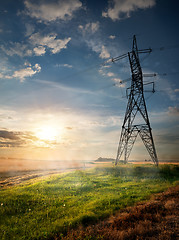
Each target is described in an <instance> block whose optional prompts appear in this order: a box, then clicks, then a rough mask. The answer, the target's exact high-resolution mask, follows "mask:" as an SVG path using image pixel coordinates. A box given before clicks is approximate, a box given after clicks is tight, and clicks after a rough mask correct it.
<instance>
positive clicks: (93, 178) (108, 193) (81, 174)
mask: <svg viewBox="0 0 179 240" xmlns="http://www.w3.org/2000/svg"><path fill="white" fill-rule="evenodd" d="M178 180H179V167H178V166H176V165H161V166H159V167H158V168H157V167H155V166H151V165H140V166H139V165H132V164H131V165H130V164H129V165H120V166H117V167H98V168H93V169H90V170H87V171H75V172H71V173H66V174H59V175H55V176H50V177H48V178H45V179H38V180H35V181H34V180H33V182H32V181H29V182H27V183H25V184H21V185H18V186H14V187H10V188H6V189H1V190H0V239H2V240H3V239H4V240H8V239H16V240H17V239H49V238H53V237H54V236H55V235H56V234H58V235H60V234H65V232H66V231H67V230H68V229H69V228H72V227H76V226H78V225H79V224H83V225H84V226H86V225H88V224H90V223H95V222H97V221H98V220H100V219H104V218H105V217H108V216H109V215H111V214H113V213H114V212H115V211H116V210H118V209H121V208H124V207H126V206H131V205H134V203H135V202H138V201H141V200H147V199H149V197H150V195H151V194H152V193H157V192H161V191H164V190H165V189H166V188H168V187H170V186H173V185H176V184H177V181H178Z"/></svg>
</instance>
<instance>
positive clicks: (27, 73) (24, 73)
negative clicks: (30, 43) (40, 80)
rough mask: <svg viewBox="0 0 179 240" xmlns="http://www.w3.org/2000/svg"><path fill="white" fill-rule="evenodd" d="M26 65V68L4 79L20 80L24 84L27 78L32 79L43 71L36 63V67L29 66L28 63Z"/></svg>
mask: <svg viewBox="0 0 179 240" xmlns="http://www.w3.org/2000/svg"><path fill="white" fill-rule="evenodd" d="M24 65H25V66H26V67H25V68H22V69H20V70H17V71H15V72H14V73H13V74H12V75H11V76H4V77H5V78H18V79H20V81H21V82H23V81H24V80H25V78H27V77H32V76H33V75H35V74H36V73H38V72H40V71H41V66H40V65H39V64H38V63H36V64H35V65H34V67H33V66H31V64H27V63H25V64H24Z"/></svg>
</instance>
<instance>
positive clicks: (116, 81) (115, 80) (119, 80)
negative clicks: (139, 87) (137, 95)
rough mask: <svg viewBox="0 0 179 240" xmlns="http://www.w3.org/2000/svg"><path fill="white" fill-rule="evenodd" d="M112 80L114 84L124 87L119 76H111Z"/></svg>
mask: <svg viewBox="0 0 179 240" xmlns="http://www.w3.org/2000/svg"><path fill="white" fill-rule="evenodd" d="M112 80H113V81H114V82H115V83H116V84H115V86H117V87H121V88H125V87H126V85H125V83H123V81H122V80H121V79H120V78H113V79H112Z"/></svg>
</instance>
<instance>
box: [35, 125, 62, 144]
mask: <svg viewBox="0 0 179 240" xmlns="http://www.w3.org/2000/svg"><path fill="white" fill-rule="evenodd" d="M58 135H59V131H57V130H56V128H55V127H51V126H44V127H41V128H40V129H38V130H37V131H36V136H37V137H38V139H40V140H43V141H56V140H57V137H58Z"/></svg>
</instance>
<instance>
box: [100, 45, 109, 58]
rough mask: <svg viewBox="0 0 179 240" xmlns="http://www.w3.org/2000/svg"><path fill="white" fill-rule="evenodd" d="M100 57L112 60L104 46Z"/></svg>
mask: <svg viewBox="0 0 179 240" xmlns="http://www.w3.org/2000/svg"><path fill="white" fill-rule="evenodd" d="M99 57H100V58H103V59H104V58H110V54H109V52H108V50H107V49H106V47H105V46H104V45H102V47H101V53H100V55H99Z"/></svg>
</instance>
